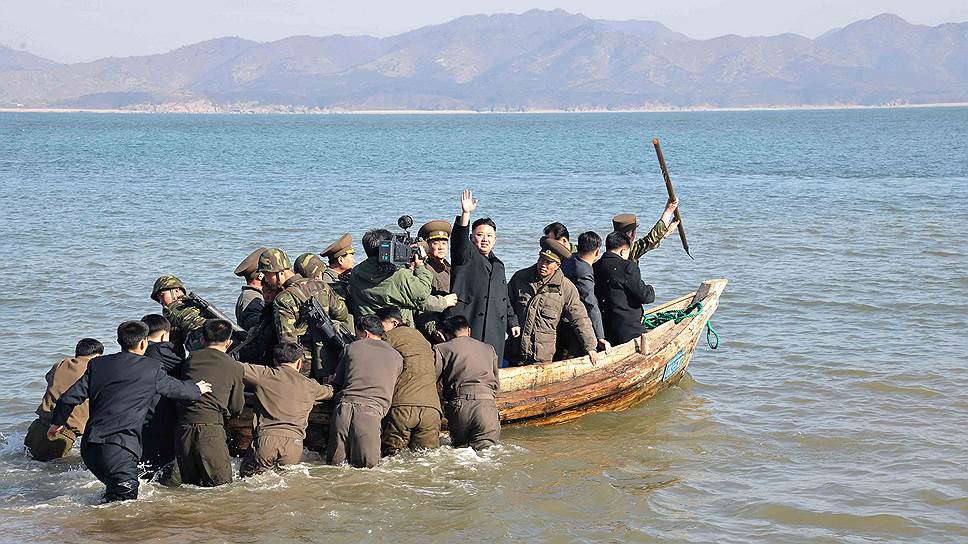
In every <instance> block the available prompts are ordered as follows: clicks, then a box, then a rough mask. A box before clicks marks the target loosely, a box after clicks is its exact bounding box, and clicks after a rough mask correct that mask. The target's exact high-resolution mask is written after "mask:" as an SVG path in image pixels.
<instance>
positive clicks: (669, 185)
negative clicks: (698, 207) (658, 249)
mask: <svg viewBox="0 0 968 544" xmlns="http://www.w3.org/2000/svg"><path fill="white" fill-rule="evenodd" d="M652 145H653V146H654V147H655V154H656V156H657V157H659V168H661V169H662V177H663V178H664V179H665V184H666V190H667V191H668V192H669V200H675V199H676V191H675V189H673V188H672V178H670V177H669V169H668V168H666V162H665V157H663V156H662V148H661V147H659V139H658V138H652ZM675 220H676V221H678V222H679V240H681V241H682V249H684V250H686V255H689V258H690V259H692V260H696V258H695V257H693V256H692V254H691V253H689V242H688V241H687V240H686V229H685V228H684V227H683V226H682V216H681V215H679V208H676V211H675Z"/></svg>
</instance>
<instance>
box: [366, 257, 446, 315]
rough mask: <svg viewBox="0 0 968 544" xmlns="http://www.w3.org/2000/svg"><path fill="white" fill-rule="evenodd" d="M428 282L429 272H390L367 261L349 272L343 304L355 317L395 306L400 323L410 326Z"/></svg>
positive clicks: (421, 269)
mask: <svg viewBox="0 0 968 544" xmlns="http://www.w3.org/2000/svg"><path fill="white" fill-rule="evenodd" d="M432 282H433V274H432V272H431V271H430V269H429V268H426V267H424V266H418V267H417V268H415V269H413V270H411V269H409V268H401V269H398V270H394V269H393V268H392V267H387V266H385V265H382V264H380V263H378V262H377V259H376V258H375V257H371V258H368V259H366V260H365V261H363V262H362V263H360V265H359V266H357V267H356V268H354V269H353V275H352V276H351V277H350V280H349V295H350V297H349V300H348V301H347V302H348V304H349V306H350V312H351V313H352V314H353V315H354V316H356V317H360V316H363V315H370V314H372V313H375V312H376V310H377V309H379V308H382V307H384V306H388V305H393V306H397V307H399V308H400V312H401V313H402V314H403V319H404V322H405V323H406V324H407V325H410V326H413V325H414V320H413V312H414V310H419V309H420V308H421V307H422V306H423V304H424V302H425V301H426V300H427V297H429V296H430V292H431V283H432Z"/></svg>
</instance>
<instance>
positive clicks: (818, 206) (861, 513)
mask: <svg viewBox="0 0 968 544" xmlns="http://www.w3.org/2000/svg"><path fill="white" fill-rule="evenodd" d="M830 127H837V130H835V131H830V130H829V128H830ZM655 134H658V135H660V136H661V137H662V138H663V144H664V145H663V147H664V150H665V153H666V158H667V160H668V162H669V167H670V170H671V172H672V176H673V179H674V180H675V182H676V187H677V191H678V192H679V194H680V198H681V199H682V202H683V216H684V221H685V225H686V229H687V231H688V233H689V240H690V246H691V249H692V252H693V255H694V256H695V257H696V261H690V260H688V259H687V258H685V256H684V254H683V253H682V252H681V250H680V249H678V248H677V246H676V243H677V241H676V240H675V239H674V238H673V239H671V240H669V241H667V242H665V243H664V244H663V247H662V248H660V249H659V250H658V251H656V252H654V253H650V254H649V255H647V256H646V257H645V258H644V259H643V263H642V265H643V266H642V269H643V277H644V278H645V279H646V281H648V282H650V283H653V284H654V285H655V286H656V289H657V293H658V294H657V298H658V299H659V300H665V299H670V298H673V297H675V296H678V295H680V294H682V293H685V292H688V291H691V290H693V289H695V288H696V286H697V285H698V284H699V283H700V282H701V281H702V280H704V279H708V278H712V277H727V278H729V280H730V284H729V286H728V287H727V289H726V292H725V294H724V297H723V299H722V301H721V304H720V308H719V310H718V311H717V313H716V315H715V317H714V319H713V321H714V325H715V327H716V329H717V330H718V331H719V332H720V334H722V337H723V342H722V345H721V347H720V349H719V350H718V351H715V352H713V351H710V350H709V349H707V348H706V347H705V346H704V344H702V343H701V344H700V346H699V347H698V348H697V351H696V354H695V356H694V358H693V360H692V361H691V363H690V366H689V371H690V376H687V377H686V378H685V379H684V380H683V382H682V383H681V384H680V386H679V387H676V388H673V389H671V390H669V391H666V392H664V393H662V394H660V395H659V396H658V397H657V398H656V399H654V400H653V401H651V402H649V403H646V404H644V405H638V406H636V407H633V408H631V409H629V410H628V411H625V412H620V413H612V414H595V415H590V416H587V417H583V418H581V419H579V420H576V421H574V422H571V423H567V424H564V425H558V426H552V427H544V428H533V427H529V428H515V429H507V430H505V432H504V433H503V442H504V443H503V444H502V445H501V446H499V447H497V448H495V449H493V450H490V451H488V452H486V453H485V454H484V455H480V456H479V455H477V454H475V453H474V452H472V451H469V450H458V451H455V450H452V449H450V448H443V449H441V450H438V451H434V452H424V453H417V454H406V455H403V456H401V457H400V458H396V459H392V460H387V461H385V462H384V463H382V464H381V465H380V466H379V467H378V468H376V469H374V470H370V471H367V470H355V469H349V468H333V467H326V466H323V465H322V464H321V463H320V461H319V459H318V457H309V458H307V460H306V461H305V462H304V463H302V464H301V465H299V466H296V467H293V468H292V469H291V470H287V471H284V472H281V473H271V474H266V475H262V476H258V477H255V478H253V479H250V480H246V481H243V482H235V483H233V484H231V485H229V486H226V487H223V488H219V489H198V488H192V487H184V488H180V489H166V488H163V487H161V486H159V485H158V484H154V483H149V484H147V485H145V486H144V487H143V493H142V497H141V498H140V499H139V500H138V501H136V502H133V503H126V504H114V505H107V506H99V505H97V504H96V503H97V498H98V496H99V494H100V491H101V486H100V484H99V483H98V482H97V481H96V480H95V479H94V478H93V477H92V476H91V475H90V473H88V472H87V471H86V470H84V468H83V464H82V463H81V459H80V457H79V455H78V454H77V453H76V451H75V452H74V453H72V454H71V456H70V457H68V458H67V459H65V460H63V461H59V462H54V463H49V464H46V465H44V464H41V463H36V462H33V461H31V460H29V459H27V458H26V457H24V456H23V455H22V453H21V452H20V444H21V443H22V440H23V435H24V432H25V431H26V428H27V426H28V425H29V423H30V421H31V420H32V418H33V416H32V414H33V410H34V409H35V408H36V405H37V403H38V402H39V399H40V396H41V393H42V391H43V385H44V380H43V375H44V373H45V372H46V370H47V369H48V368H49V366H50V365H51V364H52V363H53V362H54V361H55V360H56V359H58V358H59V357H62V356H64V355H66V354H67V353H68V351H69V350H70V349H71V346H73V344H74V342H76V340H77V339H78V338H80V337H82V336H90V335H94V336H97V337H99V338H101V339H102V340H107V341H106V342H105V344H106V345H109V344H111V345H113V344H112V342H110V339H111V338H112V337H113V331H114V328H115V326H116V324H117V323H118V322H119V321H121V320H122V319H127V318H132V317H135V318H136V317H138V316H141V315H143V314H145V313H147V312H149V311H156V310H157V306H155V305H153V304H152V303H151V301H149V300H148V291H149V290H150V286H151V283H152V281H153V280H154V279H155V278H156V277H157V276H159V275H160V274H162V273H175V274H177V275H179V276H181V277H182V279H184V280H185V281H186V282H187V283H188V285H189V287H190V288H191V289H192V290H195V291H198V292H199V293H203V294H204V295H205V296H206V298H208V299H209V300H211V301H213V302H214V303H216V304H217V305H218V306H220V307H222V308H223V309H231V308H232V306H233V304H234V301H235V297H236V295H237V293H238V289H239V287H240V285H239V283H238V281H237V279H236V278H235V277H234V276H232V274H231V271H232V269H233V268H234V267H235V265H236V264H237V262H238V261H239V260H240V259H241V258H242V257H243V256H244V255H246V254H247V253H248V252H249V251H251V249H252V248H254V247H255V246H256V245H260V244H265V245H279V246H281V247H284V248H285V249H287V250H288V251H289V252H290V253H291V254H293V255H296V254H299V253H302V252H303V251H307V250H315V251H319V250H320V249H321V248H323V247H325V246H326V245H328V244H329V243H330V242H332V241H333V240H335V239H336V238H337V237H338V236H339V235H340V234H342V233H343V232H352V233H353V234H354V236H355V237H356V242H357V245H358V243H359V234H360V233H362V232H363V231H364V230H365V229H367V228H370V227H373V226H381V225H385V224H390V225H392V223H393V221H394V220H395V218H396V217H397V216H399V215H400V214H401V213H412V214H413V215H414V217H415V221H416V222H418V223H420V222H422V221H426V220H429V219H434V218H452V217H453V216H454V215H455V214H456V213H457V209H458V208H457V196H458V194H459V192H460V190H461V189H463V188H464V187H472V188H474V189H475V191H476V193H477V194H478V196H479V197H480V198H481V207H480V211H481V213H482V214H488V215H491V216H492V217H494V219H495V221H496V222H497V223H498V244H497V253H498V254H499V255H500V256H501V257H502V259H504V260H505V262H506V263H507V266H508V269H509V271H513V270H516V269H519V268H522V267H524V266H527V265H529V264H531V263H532V262H533V260H534V258H535V251H536V247H537V246H536V241H537V238H538V237H539V236H540V231H541V228H542V227H543V226H544V225H545V224H547V223H549V222H551V221H553V220H561V221H562V222H564V223H565V224H566V225H568V226H569V227H571V230H572V235H573V237H574V236H577V234H578V233H580V232H582V231H583V230H586V229H595V230H597V231H598V232H599V233H605V232H606V231H607V229H608V224H609V219H610V218H611V216H612V215H613V214H615V213H619V212H624V211H635V212H637V213H639V214H640V218H641V221H642V222H643V223H647V222H649V221H651V220H652V217H653V216H656V215H657V214H658V212H659V210H660V209H661V206H662V204H663V202H664V196H663V193H664V191H663V187H662V182H661V177H660V176H659V175H658V170H657V168H656V167H655V164H654V158H653V157H652V156H651V154H650V149H649V147H648V145H647V144H648V141H647V138H648V137H649V136H652V135H655ZM965 141H968V110H966V109H931V110H927V109H926V110H894V111H856V112H854V111H852V112H838V111H828V112H745V113H722V112H720V113H682V114H613V115H520V116H518V115H509V116H446V117H440V118H429V117H407V116H400V117H367V116H332V117H299V116H292V117H273V116H252V117H242V116H239V117H205V116H202V117H198V116H177V115H172V116H165V115H159V116H134V115H131V116H127V115H40V114H38V115H23V114H0V203H2V204H3V207H4V214H2V215H0V232H3V233H4V244H0V267H2V268H0V272H2V276H3V277H4V279H5V280H6V281H5V284H4V287H3V289H2V291H0V321H2V323H0V324H2V326H0V370H2V372H3V376H4V379H3V380H2V382H0V392H2V397H3V399H4V403H2V404H0V432H2V434H3V439H2V440H3V442H2V447H0V523H2V527H3V529H4V530H3V536H2V537H0V540H4V541H12V542H20V541H31V542H63V541H87V540H89V541H101V542H125V543H127V542H132V541H140V540H152V541H158V542H177V543H182V542H211V541H233V542H291V541H306V542H324V541H325V542H327V543H329V542H359V541H372V542H376V541H386V540H394V541H400V542H408V541H419V542H425V541H428V540H430V541H442V542H443V541H447V542H449V541H457V540H466V541H475V542H477V541H509V540H522V539H531V540H539V541H553V542H572V541H646V542H652V541H670V540H671V541H689V542H710V541H716V542H748V541H750V540H757V541H768V542H777V541H782V542H789V541H818V542H871V541H890V540H905V541H910V540H915V541H919V542H929V541H931V542H935V541H937V542H940V541H949V542H960V541H964V540H966V539H968V479H966V477H965V474H966V467H968V453H966V451H968V448H966V447H965V440H964V438H963V434H964V433H963V429H962V427H963V426H964V422H965V421H966V416H968V393H966V391H968V370H966V369H965V368H964V365H963V360H964V353H965V352H966V349H968V339H966V336H965V335H964V334H962V332H961V331H962V330H963V329H964V325H965V317H964V316H965V315H966V314H968V271H966V268H965V266H964V263H965V262H966V246H965V240H966V239H968V208H966V207H965V206H963V205H960V203H963V202H964V201H965V199H966V197H968V194H966V190H968V153H965V152H964V142H965ZM832 150H836V153H831V151H832ZM925 165H930V168H928V167H925Z"/></svg>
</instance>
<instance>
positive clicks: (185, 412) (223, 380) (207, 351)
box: [178, 348, 245, 424]
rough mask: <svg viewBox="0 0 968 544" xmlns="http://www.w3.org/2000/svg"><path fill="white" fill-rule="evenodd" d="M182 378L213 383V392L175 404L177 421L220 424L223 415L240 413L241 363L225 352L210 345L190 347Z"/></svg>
mask: <svg viewBox="0 0 968 544" xmlns="http://www.w3.org/2000/svg"><path fill="white" fill-rule="evenodd" d="M182 378H183V379H187V380H190V381H192V382H197V381H199V380H205V381H206V382H208V383H210V384H212V392H211V393H206V394H205V395H202V398H201V399H200V400H198V401H197V402H194V403H192V404H190V405H183V404H180V405H179V406H178V421H179V423H212V424H222V423H223V421H224V418H225V417H226V416H234V415H238V414H240V413H242V409H243V408H244V407H245V397H244V396H243V385H242V367H241V366H240V365H239V364H238V363H237V362H236V361H235V360H234V359H232V358H231V357H229V356H228V355H226V354H225V352H222V351H219V350H217V349H212V348H204V349H200V350H198V351H193V352H192V353H191V356H190V357H189V358H188V359H186V360H185V362H184V363H183V364H182Z"/></svg>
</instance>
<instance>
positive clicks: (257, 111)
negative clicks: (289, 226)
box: [0, 102, 968, 115]
mask: <svg viewBox="0 0 968 544" xmlns="http://www.w3.org/2000/svg"><path fill="white" fill-rule="evenodd" d="M161 107H164V105H161ZM965 107H968V102H932V103H925V104H828V105H796V106H790V105H785V106H784V105H778V106H742V107H723V108H719V107H704V106H690V107H681V108H673V107H669V108H628V109H529V110H521V111H499V110H408V109H386V110H314V111H285V110H283V109H275V108H271V107H268V108H252V109H248V110H246V109H241V110H232V111H210V110H209V111H185V110H180V109H176V108H173V109H170V110H169V109H166V110H157V109H118V108H113V109H98V108H28V107H24V108H16V107H15V108H10V107H0V113H126V114H151V115H157V114H180V115H530V114H554V113H574V114H587V113H697V112H754V111H824V110H828V111H835V110H881V109H921V108H965Z"/></svg>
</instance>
